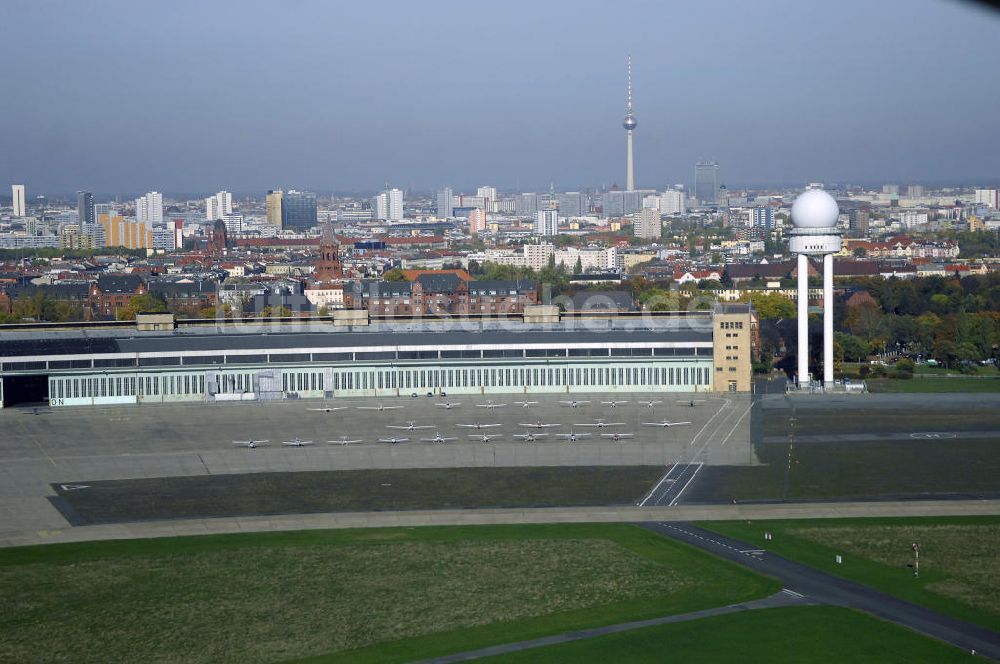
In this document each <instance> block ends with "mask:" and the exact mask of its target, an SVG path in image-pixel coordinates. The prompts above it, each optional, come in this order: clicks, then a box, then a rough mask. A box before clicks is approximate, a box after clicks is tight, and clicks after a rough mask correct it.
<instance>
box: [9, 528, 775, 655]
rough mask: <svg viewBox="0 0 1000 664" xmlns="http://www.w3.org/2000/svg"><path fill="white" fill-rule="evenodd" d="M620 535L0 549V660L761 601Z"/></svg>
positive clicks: (638, 535) (629, 616)
mask: <svg viewBox="0 0 1000 664" xmlns="http://www.w3.org/2000/svg"><path fill="white" fill-rule="evenodd" d="M776 589H777V584H775V583H774V582H772V581H769V580H767V579H764V578H762V577H759V576H757V575H754V574H752V573H750V572H747V571H745V570H743V569H741V568H739V567H737V566H734V565H731V564H729V563H726V562H723V561H720V560H717V559H715V558H713V557H711V556H708V555H705V554H703V553H701V552H698V551H696V550H694V549H691V548H689V547H686V546H684V545H681V544H678V543H675V542H671V541H669V540H667V539H664V538H661V537H659V536H657V535H655V534H653V533H650V532H648V531H645V530H643V529H640V528H638V527H635V526H629V525H575V524H574V525H558V526H509V527H508V526H497V527H468V528H420V529H413V528H410V529H383V530H360V531H310V532H298V533H268V534H252V535H251V534H241V535H229V536H209V537H191V538H171V539H155V540H129V541H112V542H94V543H85V544H66V545H51V546H44V547H28V548H20V549H6V550H2V551H0V606H3V609H2V613H0V661H11V662H15V661H16V662H28V661H41V660H45V661H67V662H68V661H72V662H108V661H115V662H255V661H258V662H263V661H276V660H288V659H295V658H302V657H309V656H318V655H323V656H324V659H325V660H336V661H350V662H365V661H406V660H411V659H417V658H419V657H426V656H432V655H437V654H445V653H448V652H455V651H462V650H468V649H473V648H477V647H482V646H484V645H489V644H492V643H500V642H508V641H514V640H518V639H522V638H534V637H537V636H542V635H545V634H550V633H554V632H562V631H567V630H573V629H579V628H583V627H588V626H595V625H600V624H608V623H617V622H622V621H626V620H634V619H642V618H650V617H654V616H658V615H668V614H674V613H683V612H687V611H691V610H696V609H699V608H706V607H710V606H719V605H724V604H729V603H732V602H739V601H744V600H747V599H750V598H754V597H760V596H765V595H767V594H770V593H771V592H773V591H775V590H776Z"/></svg>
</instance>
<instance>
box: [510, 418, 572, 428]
mask: <svg viewBox="0 0 1000 664" xmlns="http://www.w3.org/2000/svg"><path fill="white" fill-rule="evenodd" d="M518 426H521V427H531V428H532V429H548V428H550V427H561V426H562V425H561V424H545V423H544V422H542V421H541V420H539V421H537V422H521V423H519V424H518Z"/></svg>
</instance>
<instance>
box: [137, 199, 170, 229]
mask: <svg viewBox="0 0 1000 664" xmlns="http://www.w3.org/2000/svg"><path fill="white" fill-rule="evenodd" d="M135 218H136V220H137V221H148V222H150V223H154V224H159V223H162V222H163V194H161V193H160V192H158V191H151V192H149V193H148V194H146V195H145V196H143V197H142V198H137V199H135Z"/></svg>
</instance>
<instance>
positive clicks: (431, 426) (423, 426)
mask: <svg viewBox="0 0 1000 664" xmlns="http://www.w3.org/2000/svg"><path fill="white" fill-rule="evenodd" d="M403 428H404V429H407V428H409V429H433V428H434V425H433V424H421V425H419V426H418V425H416V424H414V425H413V426H412V427H403Z"/></svg>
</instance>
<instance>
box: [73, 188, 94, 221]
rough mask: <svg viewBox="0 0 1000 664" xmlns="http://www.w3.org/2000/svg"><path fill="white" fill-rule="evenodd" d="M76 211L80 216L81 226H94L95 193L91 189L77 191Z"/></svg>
mask: <svg viewBox="0 0 1000 664" xmlns="http://www.w3.org/2000/svg"><path fill="white" fill-rule="evenodd" d="M76 213H77V215H78V216H79V217H80V226H81V227H85V226H93V225H94V224H95V223H96V217H94V195H93V194H92V193H90V192H89V191H78V192H76Z"/></svg>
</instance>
